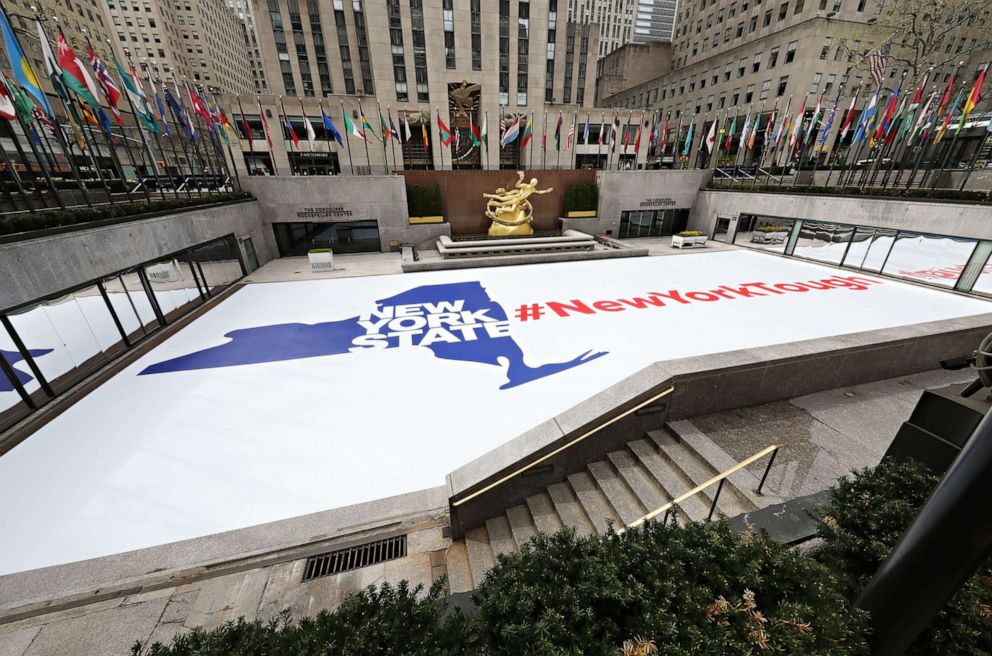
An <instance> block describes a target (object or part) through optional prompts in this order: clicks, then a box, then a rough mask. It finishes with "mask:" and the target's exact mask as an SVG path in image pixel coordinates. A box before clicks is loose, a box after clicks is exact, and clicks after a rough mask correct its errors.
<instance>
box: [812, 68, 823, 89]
mask: <svg viewBox="0 0 992 656" xmlns="http://www.w3.org/2000/svg"><path fill="white" fill-rule="evenodd" d="M822 79H823V73H814V74H813V81H812V82H811V83H810V85H809V92H810V93H816V92H817V90H819V88H820V80H822Z"/></svg>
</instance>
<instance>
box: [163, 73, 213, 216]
mask: <svg viewBox="0 0 992 656" xmlns="http://www.w3.org/2000/svg"><path fill="white" fill-rule="evenodd" d="M159 82H161V83H162V90H163V93H165V92H168V89H169V87H168V86H166V82H165V80H162V79H161V78H160V79H159ZM172 83H173V84H175V85H176V93H179V85H178V84H176V80H175V78H173V80H172ZM180 98H181V96H180ZM165 104H166V105H168V106H169V113H170V114H172V122H173V123H175V124H176V126H177V127H178V128H179V145H180V146H182V148H183V159H185V160H186V164H187V165H188V166H189V175H187V176H186V179H185V180H183V185H184V186H185V187H186V195H187V197H190V196H192V192H191V191H190V189H189V184H190V179H191V178H193V177H194V176H195V175H196V164H195V163H194V162H193V158H192V157H190V154H189V149H188V148H187V147H186V142H185V141H183V139H182V134H183V133H184V132H185V131H186V129H187V125H186V123H185V120H180V119H179V118H178V117H177V116H176V110H175V109H174V108H173V105H175V104H176V99H175V97H173V98H172V104H169V102H168V100H167V101H166V103H165ZM172 148H173V150H175V144H173V146H172ZM196 195H197V196H203V191H202V190H201V189H200V186H199V185H197V187H196Z"/></svg>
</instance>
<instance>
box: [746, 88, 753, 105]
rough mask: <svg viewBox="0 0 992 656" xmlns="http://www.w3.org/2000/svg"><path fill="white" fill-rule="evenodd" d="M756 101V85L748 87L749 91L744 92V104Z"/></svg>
mask: <svg viewBox="0 0 992 656" xmlns="http://www.w3.org/2000/svg"><path fill="white" fill-rule="evenodd" d="M752 100H754V85H753V84H749V85H747V90H746V91H745V92H744V102H746V103H749V102H751V101H752Z"/></svg>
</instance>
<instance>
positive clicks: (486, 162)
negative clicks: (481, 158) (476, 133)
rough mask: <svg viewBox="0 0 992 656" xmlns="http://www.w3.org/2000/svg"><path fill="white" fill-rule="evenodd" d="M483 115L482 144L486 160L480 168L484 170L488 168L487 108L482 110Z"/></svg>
mask: <svg viewBox="0 0 992 656" xmlns="http://www.w3.org/2000/svg"><path fill="white" fill-rule="evenodd" d="M483 116H484V117H485V121H484V122H483V124H482V126H483V127H484V128H486V132H484V133H483V135H482V136H483V139H482V145H483V146H484V147H485V152H486V160H485V162H483V165H482V170H483V171H485V170H488V168H489V134H487V133H488V132H489V110H488V109H487V110H485V111H484V112H483Z"/></svg>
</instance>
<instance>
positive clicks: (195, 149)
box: [172, 75, 207, 197]
mask: <svg viewBox="0 0 992 656" xmlns="http://www.w3.org/2000/svg"><path fill="white" fill-rule="evenodd" d="M172 83H173V84H175V85H176V94H177V95H178V96H179V101H180V103H181V104H180V107H182V110H183V113H184V114H185V116H184V118H185V119H186V121H187V124H188V125H189V127H190V130H191V131H192V132H193V136H192V137H191V138H190V141H191V142H192V145H193V152H194V153H195V154H196V159H197V161H198V162H199V164H200V177H201V178H206V173H207V162H206V159H205V158H204V157H203V154H202V153H201V152H200V144H199V142H198V141H197V139H196V130H200V131H201V132H202V131H203V129H202V128H201V127H200V121H198V120H197V119H196V115H197V114H196V110H195V109H194V110H193V116H190V115H189V109H187V108H186V106H185V105H186V103H185V102H184V101H183V92H182V90H181V89H180V88H179V82H178V80H176V77H175V76H174V75H173V77H172ZM185 84H186V79H185V78H183V85H184V86H185ZM185 88H186V95H187V97H189V99H190V100H189V101H190V104H193V97H192V96H190V95H189V87H188V86H186V87H185ZM193 123H195V124H196V126H195V127H194V126H193ZM196 189H197V194H198V195H199V196H201V197H202V196H203V184H201V182H200V181H199V180H198V181H197V185H196Z"/></svg>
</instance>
